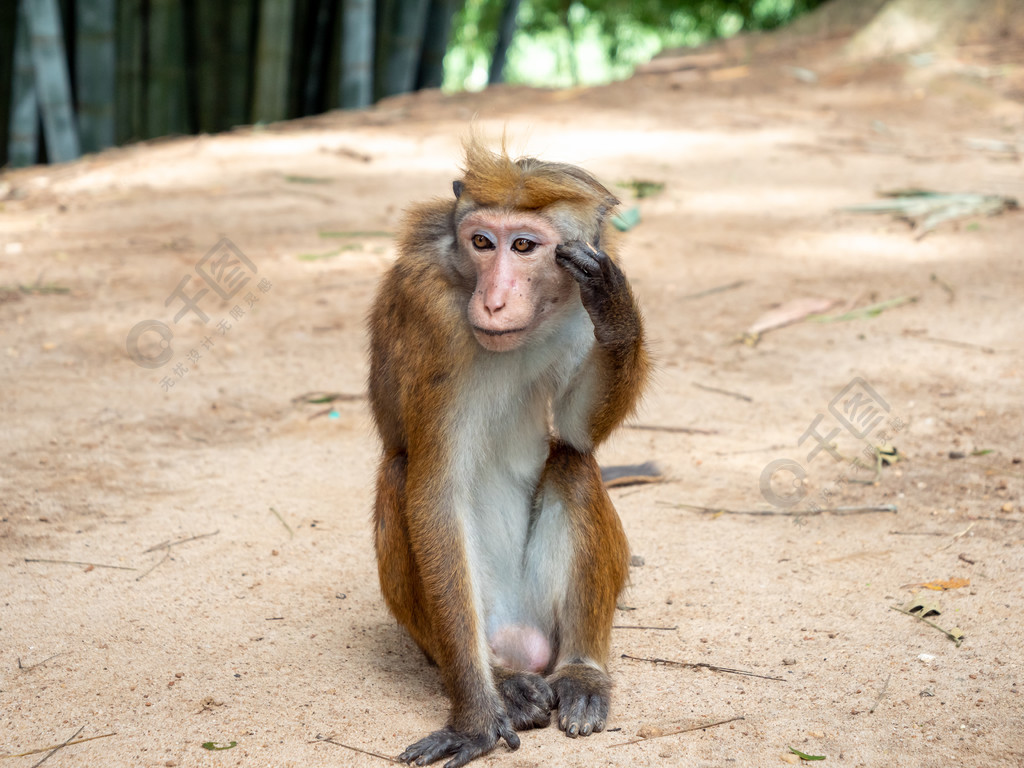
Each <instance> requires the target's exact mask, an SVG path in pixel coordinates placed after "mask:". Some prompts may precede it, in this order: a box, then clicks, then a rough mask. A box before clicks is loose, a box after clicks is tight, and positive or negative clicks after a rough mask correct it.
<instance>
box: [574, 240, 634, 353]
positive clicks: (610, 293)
mask: <svg viewBox="0 0 1024 768" xmlns="http://www.w3.org/2000/svg"><path fill="white" fill-rule="evenodd" d="M555 261H556V262H558V264H559V266H561V267H562V268H563V269H565V271H566V272H568V273H569V274H570V275H572V276H573V278H574V279H575V280H576V282H577V283H579V286H580V298H581V299H582V300H583V306H584V307H585V308H586V310H587V313H588V314H589V315H590V319H591V321H592V322H593V323H594V336H595V337H596V338H597V341H598V343H599V344H601V346H603V347H615V346H619V345H623V344H627V345H628V344H632V343H633V341H634V340H635V339H636V338H637V337H638V336H639V335H640V333H641V329H640V319H639V316H638V315H637V311H636V304H635V303H634V301H633V295H632V293H631V292H630V290H629V283H628V282H627V280H626V276H625V274H623V272H622V270H621V269H619V266H618V265H617V264H616V263H615V262H614V261H612V260H611V259H610V258H608V255H607V254H606V253H605V252H604V251H602V250H600V249H598V248H594V247H593V246H592V245H590V244H589V243H584V242H581V241H579V240H573V241H572V242H569V243H563V244H561V245H559V246H557V247H556V248H555Z"/></svg>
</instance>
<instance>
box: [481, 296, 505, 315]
mask: <svg viewBox="0 0 1024 768" xmlns="http://www.w3.org/2000/svg"><path fill="white" fill-rule="evenodd" d="M504 308H505V295H504V294H503V293H498V292H496V291H488V292H487V294H486V295H485V296H484V309H486V310H487V314H488V315H496V314H498V313H499V312H500V311H501V310H502V309H504Z"/></svg>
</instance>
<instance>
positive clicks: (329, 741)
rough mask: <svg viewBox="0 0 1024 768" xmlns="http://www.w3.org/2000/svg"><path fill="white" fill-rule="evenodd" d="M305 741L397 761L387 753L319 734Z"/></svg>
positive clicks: (390, 761) (392, 761) (391, 761)
mask: <svg viewBox="0 0 1024 768" xmlns="http://www.w3.org/2000/svg"><path fill="white" fill-rule="evenodd" d="M306 743H307V744H318V743H321V744H333V745H334V746H336V747H344V748H345V749H350V750H352V751H353V752H358V753H359V754H361V755H369V756H370V757H379V758H380V759H381V760H387V761H388V762H389V763H397V762H399V761H398V759H397V758H394V757H388V756H387V755H382V754H380V753H379V752H371V751H370V750H368V749H361V748H360V747H353V746H352V745H351V744H342V743H341V742H340V741H335V740H334V739H332V738H331V737H330V736H320V735H317V737H316V738H315V739H314V740H313V741H309V742H306Z"/></svg>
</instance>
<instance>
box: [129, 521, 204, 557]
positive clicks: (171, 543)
mask: <svg viewBox="0 0 1024 768" xmlns="http://www.w3.org/2000/svg"><path fill="white" fill-rule="evenodd" d="M218 533H220V529H219V528H218V529H217V530H216V531H213V533H200V534H199V535H198V536H186V537H185V538H184V539H178V540H177V541H165V542H162V543H160V544H157V545H156V546H153V547H150V548H149V549H147V550H144V551H143V553H142V554H144V555H148V554H149V553H150V552H156V551H157V550H158V549H170V548H171V547H176V546H178V545H179V544H187V543H188V542H190V541H195V540H196V539H205V538H208V537H210V536H216V535H217V534H218Z"/></svg>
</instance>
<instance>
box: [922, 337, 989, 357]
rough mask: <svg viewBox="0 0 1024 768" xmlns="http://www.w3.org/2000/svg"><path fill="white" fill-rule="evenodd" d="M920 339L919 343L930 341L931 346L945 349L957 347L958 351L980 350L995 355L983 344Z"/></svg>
mask: <svg viewBox="0 0 1024 768" xmlns="http://www.w3.org/2000/svg"><path fill="white" fill-rule="evenodd" d="M920 339H921V341H930V342H931V343H932V344H945V345H946V346H947V347H957V348H958V349H980V350H981V351H982V352H984V353H985V354H986V355H994V354H995V353H996V351H995V350H994V349H993V348H992V347H986V346H984V345H983V344H971V342H969V341H956V340H954V339H937V338H935V337H934V336H921V337H920Z"/></svg>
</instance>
